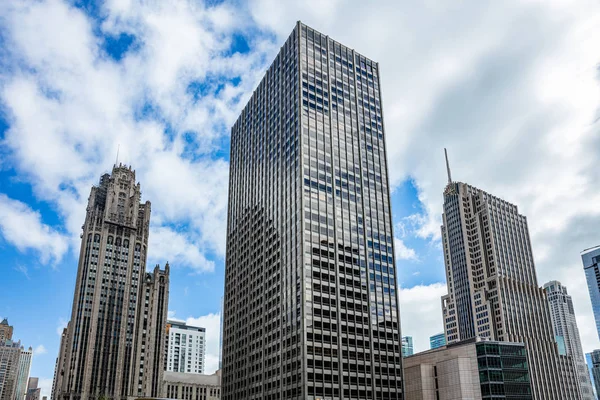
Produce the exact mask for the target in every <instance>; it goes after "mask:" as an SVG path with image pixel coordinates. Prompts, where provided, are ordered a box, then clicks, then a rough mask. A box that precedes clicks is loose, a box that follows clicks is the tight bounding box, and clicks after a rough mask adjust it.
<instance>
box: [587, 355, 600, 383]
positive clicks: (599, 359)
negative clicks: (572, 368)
mask: <svg viewBox="0 0 600 400" xmlns="http://www.w3.org/2000/svg"><path fill="white" fill-rule="evenodd" d="M589 354H590V361H591V365H590V367H591V370H592V378H593V381H594V388H595V389H596V393H597V394H600V350H594V351H592V352H591V353H589Z"/></svg>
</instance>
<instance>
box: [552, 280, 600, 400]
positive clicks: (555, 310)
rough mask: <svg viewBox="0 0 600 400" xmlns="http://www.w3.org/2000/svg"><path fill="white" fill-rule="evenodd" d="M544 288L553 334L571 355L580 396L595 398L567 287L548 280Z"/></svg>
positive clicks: (584, 398)
mask: <svg viewBox="0 0 600 400" xmlns="http://www.w3.org/2000/svg"><path fill="white" fill-rule="evenodd" d="M544 290H545V291H546V293H547V295H548V301H549V302H550V316H551V317H552V324H553V325H554V334H555V335H557V336H562V337H563V338H564V341H565V349H566V353H567V354H568V355H570V356H571V357H573V362H574V363H575V367H576V369H577V378H578V381H579V386H580V389H581V395H582V398H583V400H595V399H596V396H594V390H593V389H592V383H591V381H590V374H589V371H588V368H587V366H586V364H585V358H584V355H583V349H582V347H581V338H580V337H579V329H578V328H577V319H576V318H575V309H574V308H573V299H572V298H571V296H570V295H569V293H567V288H566V287H565V286H563V285H562V284H561V283H560V282H558V281H550V282H548V283H546V284H544Z"/></svg>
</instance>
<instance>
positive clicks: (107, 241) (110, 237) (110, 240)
mask: <svg viewBox="0 0 600 400" xmlns="http://www.w3.org/2000/svg"><path fill="white" fill-rule="evenodd" d="M106 243H107V244H113V237H112V236H109V237H108V239H107V240H106Z"/></svg>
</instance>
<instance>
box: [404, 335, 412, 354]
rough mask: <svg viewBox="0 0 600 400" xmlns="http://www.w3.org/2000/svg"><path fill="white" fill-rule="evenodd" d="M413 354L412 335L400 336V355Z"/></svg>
mask: <svg viewBox="0 0 600 400" xmlns="http://www.w3.org/2000/svg"><path fill="white" fill-rule="evenodd" d="M413 354H414V348H413V338H412V336H402V357H408V356H412V355H413Z"/></svg>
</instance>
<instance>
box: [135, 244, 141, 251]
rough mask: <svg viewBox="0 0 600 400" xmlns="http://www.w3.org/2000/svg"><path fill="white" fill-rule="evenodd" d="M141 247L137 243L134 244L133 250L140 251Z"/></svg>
mask: <svg viewBox="0 0 600 400" xmlns="http://www.w3.org/2000/svg"><path fill="white" fill-rule="evenodd" d="M141 248H142V246H141V245H140V244H139V243H137V244H136V245H135V251H140V249H141Z"/></svg>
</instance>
